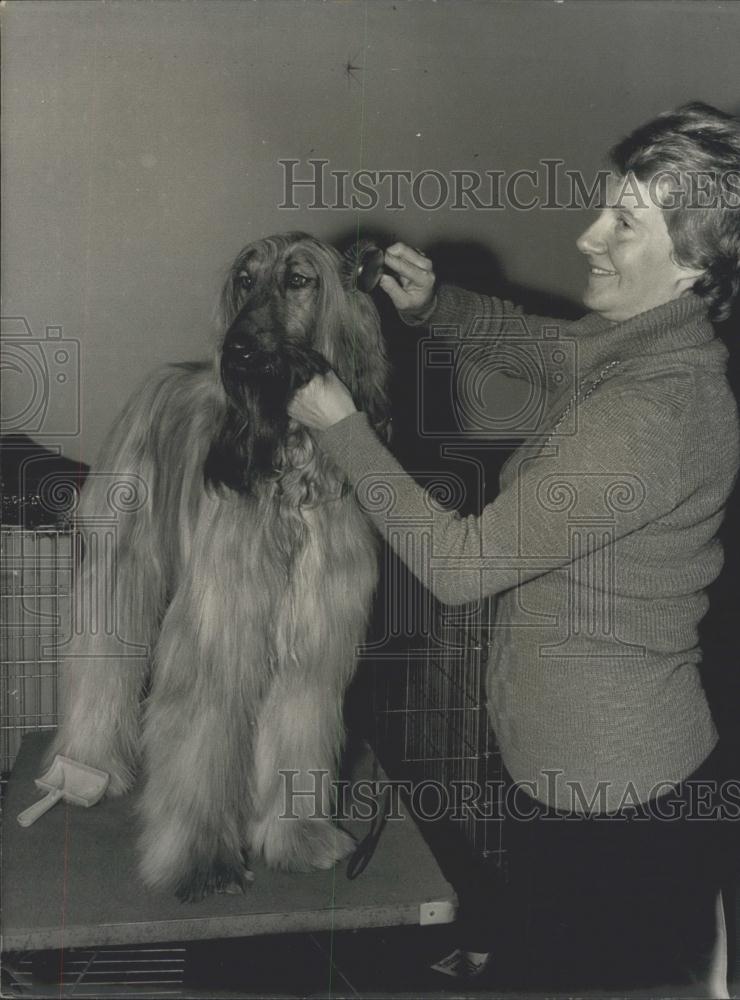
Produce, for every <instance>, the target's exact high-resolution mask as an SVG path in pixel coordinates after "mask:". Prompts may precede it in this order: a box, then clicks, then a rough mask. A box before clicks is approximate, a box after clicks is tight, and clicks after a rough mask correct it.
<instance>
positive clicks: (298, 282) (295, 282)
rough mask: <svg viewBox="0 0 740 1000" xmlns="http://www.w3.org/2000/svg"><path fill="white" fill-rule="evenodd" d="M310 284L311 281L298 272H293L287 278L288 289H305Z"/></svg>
mask: <svg viewBox="0 0 740 1000" xmlns="http://www.w3.org/2000/svg"><path fill="white" fill-rule="evenodd" d="M310 284H311V279H310V278H308V277H306V275H305V274H301V273H300V272H299V271H293V273H292V274H291V275H289V276H288V288H305V287H306V285H310Z"/></svg>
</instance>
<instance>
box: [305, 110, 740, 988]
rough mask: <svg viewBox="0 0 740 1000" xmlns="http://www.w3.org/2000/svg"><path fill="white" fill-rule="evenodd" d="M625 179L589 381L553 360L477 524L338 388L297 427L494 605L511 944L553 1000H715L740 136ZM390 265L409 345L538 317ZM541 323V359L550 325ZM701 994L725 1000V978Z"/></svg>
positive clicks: (712, 125)
mask: <svg viewBox="0 0 740 1000" xmlns="http://www.w3.org/2000/svg"><path fill="white" fill-rule="evenodd" d="M612 165H613V170H612V173H611V175H610V177H609V181H608V186H607V202H606V205H605V206H604V207H603V208H602V209H601V210H600V211H599V214H598V217H597V219H596V221H595V222H594V223H593V225H591V226H590V227H589V228H588V229H587V230H586V232H584V233H583V235H582V236H581V237H580V238H579V240H578V243H577V246H578V249H579V250H580V252H581V253H582V254H583V255H584V256H585V258H586V260H587V263H588V265H589V276H588V285H587V288H586V292H585V295H584V304H585V305H586V306H587V308H588V309H589V310H590V312H589V313H588V314H587V315H586V316H585V317H583V319H581V320H579V321H577V322H575V323H572V324H562V323H561V324H559V325H560V334H561V336H562V337H567V338H572V339H573V340H574V341H575V343H576V347H577V357H578V369H577V377H576V379H575V382H574V384H572V385H571V386H569V387H566V388H565V389H563V388H560V387H558V385H557V383H556V375H555V370H554V368H555V366H554V363H553V362H552V361H548V358H552V357H554V355H552V353H550V354H548V353H547V352H544V351H543V352H542V355H543V357H544V359H545V360H544V369H543V372H542V380H541V381H542V384H541V386H540V391H542V392H544V393H545V405H544V415H543V418H542V420H541V422H540V426H539V430H541V435H540V436H539V438H536V439H534V440H529V441H528V442H527V443H526V444H525V445H523V446H522V447H521V448H519V449H518V450H517V451H516V453H515V454H514V455H513V456H512V458H511V459H509V461H508V462H507V463H506V465H505V466H504V469H503V470H502V473H501V483H500V486H501V489H500V493H499V495H498V497H497V498H496V499H495V500H494V501H493V502H492V503H491V504H489V505H488V506H487V507H486V508H485V509H484V510H483V512H482V514H481V515H480V517H474V516H471V517H460V516H458V515H457V514H456V513H453V512H448V511H443V510H441V509H439V507H437V506H436V505H435V504H434V502H433V500H432V499H431V497H429V496H428V495H427V494H425V492H424V490H422V489H420V488H419V487H418V486H417V485H416V484H415V483H414V481H413V480H412V479H411V477H410V476H408V475H407V474H406V473H405V472H404V470H403V469H402V468H401V467H400V466H399V465H398V463H397V462H396V461H395V460H394V459H393V457H392V456H391V455H390V454H389V452H388V451H387V450H386V449H385V447H384V446H383V445H382V444H381V443H380V441H379V440H378V439H377V438H376V437H375V435H374V434H373V432H372V431H371V430H370V427H369V425H368V423H367V420H366V418H365V417H364V415H363V414H361V413H357V412H356V411H355V407H354V404H353V402H352V399H351V397H350V396H349V393H348V392H347V391H346V389H345V388H344V386H343V385H342V384H341V383H340V382H339V381H338V379H336V377H335V376H333V375H332V374H330V375H327V376H326V377H321V378H316V379H314V380H313V381H312V382H311V383H309V384H308V385H307V386H306V387H304V388H303V389H302V390H300V391H299V392H298V393H296V396H295V399H294V402H293V404H292V414H293V416H294V418H295V419H297V420H299V421H300V422H302V423H304V424H306V425H307V426H309V427H311V428H313V429H314V430H315V431H316V432H317V434H316V440H317V442H318V444H319V446H320V447H321V448H322V449H324V450H325V451H326V452H327V453H328V454H329V455H330V456H331V457H332V458H333V459H334V460H335V461H336V462H337V464H338V465H339V466H340V467H341V468H343V469H344V470H345V471H346V473H347V475H348V476H349V478H350V479H351V481H352V482H353V484H354V485H355V487H356V489H357V492H358V496H359V499H360V502H363V503H364V505H365V507H366V509H367V511H368V514H369V515H370V516H371V517H372V518H373V519H374V521H375V523H376V524H377V526H378V528H379V529H380V530H381V531H384V530H385V528H386V525H387V524H388V523H390V522H392V523H393V525H394V529H395V530H394V537H399V536H400V535H401V532H399V530H398V526H399V524H401V525H402V526H403V527H404V530H405V533H406V537H408V536H409V535H412V536H413V535H414V534H415V533H416V534H417V535H418V536H419V538H418V541H419V542H420V543H421V541H422V538H421V536H422V535H423V534H426V535H427V536H428V535H429V534H431V558H428V557H426V556H424V552H425V551H426V548H425V546H424V545H422V544H417V545H415V546H410V545H403V546H402V547H399V555H400V556H401V557H402V558H405V559H406V560H407V561H408V562H409V565H410V568H411V569H412V570H413V571H414V572H415V573H416V574H417V575H418V576H419V578H420V579H421V580H422V582H423V583H424V584H426V585H427V586H428V587H429V588H430V589H431V590H432V591H433V592H434V593H435V595H436V596H437V597H438V598H439V599H440V600H441V601H443V602H446V603H451V604H454V603H460V602H467V601H472V600H476V599H478V598H480V597H481V596H485V595H497V596H498V601H497V612H496V628H495V632H494V645H493V649H492V656H491V659H490V665H489V673H488V678H487V690H488V708H489V712H490V715H491V721H492V725H493V727H494V730H495V732H496V735H497V738H498V742H499V745H500V748H501V753H502V757H503V761H504V764H505V766H506V769H507V771H508V772H509V774H510V775H511V777H512V778H513V780H514V782H515V783H516V784H517V786H518V791H517V795H516V796H515V797H514V798H512V799H511V801H510V805H511V809H510V812H511V814H512V815H511V816H510V817H508V818H507V823H508V829H507V830H506V831H505V833H504V836H505V838H507V837H508V840H507V844H508V847H509V852H510V858H511V867H512V886H513V888H514V889H515V890H516V891H517V892H518V898H519V899H520V900H521V901H523V903H522V905H523V909H524V912H525V919H524V920H523V921H521V922H520V923H518V924H517V925H516V926H517V927H518V933H519V935H520V937H521V936H526V934H527V933H531V934H534V935H535V936H534V937H533V939H532V941H533V944H532V949H536V951H532V953H533V954H535V953H536V954H538V955H539V956H540V959H539V960H540V962H541V967H540V973H541V979H542V985H546V986H550V987H552V986H556V985H561V986H563V987H564V988H584V987H604V988H615V987H624V988H626V987H632V986H635V987H639V986H649V985H652V984H653V983H661V982H663V983H667V982H669V981H670V982H678V981H680V980H682V981H684V982H690V981H696V980H698V979H702V980H703V981H704V982H705V983H706V982H708V978H707V977H708V974H709V973H708V972H707V965H708V962H709V958H710V955H711V952H712V948H713V946H714V945H715V943H716V940H717V938H716V932H717V913H718V910H717V894H718V889H719V883H720V877H721V872H720V871H719V866H718V865H717V864H716V863H715V862H716V859H717V857H718V851H717V849H716V843H715V840H714V839H713V838H715V837H716V836H718V833H717V831H718V829H719V824H718V823H714V822H712V823H707V822H701V821H698V820H697V819H696V814H697V811H698V810H697V807H696V801H694V800H696V798H697V796H696V795H695V794H693V798H692V792H693V790H695V788H696V786H697V782H704V783H706V782H708V783H709V784H707V786H706V787H707V788H709V792H710V793H712V794H714V796H715V797H714V799H711V796H710V799H711V801H708V804H707V808H706V809H705V813H704V814H705V815H706V814H707V810H708V813H709V814H711V815H712V816H716V814H717V806H718V805H719V804H721V803H719V798H720V797H721V794H722V787H721V786H720V783H719V782H720V778H721V776H722V775H721V770H722V765H721V757H720V753H719V751H718V749H717V733H716V730H715V727H714V724H713V721H712V717H711V713H710V711H709V707H708V705H707V700H706V697H705V694H704V691H703V688H702V685H701V681H700V678H699V672H698V665H699V662H700V660H701V652H700V649H699V646H698V634H697V626H698V623H699V621H700V619H701V618H702V617H703V615H704V614H705V612H706V609H707V598H706V588H707V587H708V586H709V584H710V583H711V582H712V581H713V580H714V579H715V577H716V576H717V574H718V573H719V570H720V568H721V565H722V550H721V546H720V544H719V542H718V540H717V530H718V528H719V525H720V523H721V520H722V516H723V509H724V506H725V504H726V501H727V498H728V495H729V493H730V491H731V488H732V485H733V482H734V480H735V476H736V473H737V469H738V460H739V445H738V422H737V412H736V407H735V402H734V400H733V397H732V394H731V392H730V389H729V385H728V383H727V380H726V376H725V366H726V356H727V352H726V350H725V348H724V346H723V345H722V343H721V342H720V341H719V340H718V339H717V338H716V337H715V335H714V331H713V328H712V326H711V323H710V320H712V319H715V320H716V319H723V318H725V317H726V316H727V315H728V314H729V311H730V307H731V303H732V300H733V298H734V297H735V295H736V294H737V291H738V288H739V287H740V210H738V207H737V205H738V200H740V199H739V198H738V194H739V193H740V123H739V122H738V120H737V119H735V118H733V117H731V116H729V115H725V114H723V113H722V112H720V111H717V110H716V109H714V108H711V107H708V106H706V105H702V104H690V105H686V106H684V107H682V108H679V109H678V110H677V111H675V112H673V113H668V114H665V115H661V116H659V117H658V118H656V119H655V120H653V121H651V122H649V123H648V124H646V125H644V126H642V127H641V128H638V129H637V130H636V131H635V132H633V133H632V134H631V135H630V136H628V137H627V138H626V139H624V140H623V141H622V142H621V143H619V145H618V146H616V147H615V149H614V150H613V151H612ZM386 264H387V266H388V268H389V269H391V270H392V271H394V272H395V274H396V275H397V276H398V279H397V280H396V278H394V277H392V276H390V275H387V276H385V277H384V278H383V279H382V282H381V286H382V288H383V289H384V291H385V292H386V293H387V294H388V295H389V296H390V298H391V299H392V301H393V302H394V304H395V305H396V307H397V308H398V310H399V312H400V313H401V315H402V317H403V318H404V319H406V320H407V322H409V323H411V324H416V323H428V324H430V325H445V326H449V325H451V324H456V325H457V326H459V327H460V330H461V333H462V335H463V336H464V335H465V334H466V333H468V334H469V333H470V331H471V329H472V328H473V326H474V327H475V336H476V338H480V337H481V336H482V335H483V332H484V331H485V335H487V336H490V338H491V350H492V351H495V350H496V344H497V337H499V336H500V334H501V333H502V332H503V331H504V330H505V328H506V322H507V320H508V319H509V318H511V317H512V316H521V312H520V311H519V310H518V309H516V308H515V307H514V306H512V305H511V304H509V303H506V302H502V301H500V300H498V299H495V298H486V297H484V296H480V295H476V294H473V293H470V292H464V291H461V290H459V289H455V288H448V287H444V286H443V287H441V288H440V289H438V290H437V291H436V292H435V278H434V273H433V270H432V264H431V262H430V261H429V260H428V259H427V258H426V257H425V256H424V255H423V254H421V253H419V252H417V251H414V250H411V249H410V248H409V247H406V246H404V245H402V244H397V245H395V246H393V247H391V248H390V249H389V250H388V251H387V253H386ZM525 319H526V322H527V326H528V328H529V331H530V333H531V334H532V335H533V336H535V337H542V336H543V334H542V328H543V326H545V325H546V326H547V327H548V328H550V329H551V328H552V326H553V324H554V323H555V322H556V321H554V320H552V319H543V318H542V317H531V316H529V317H525ZM379 486H382V487H384V491H385V495H386V496H390V497H391V498H392V500H390V501H389V503H390V506H389V505H388V504H385V505H384V504H380V503H378V502H377V501H378V497H379V496H380V495H381V492H382V491H379V490H378V487H379ZM409 553H411V555H409ZM414 553H416V556H414ZM702 787H704V786H703V785H702ZM704 797H705V799H706V795H705V796H704ZM668 806H670V808H669V809H668V811H667V807H668ZM517 816H518V817H519V818H520V819H524V818H526V819H527V822H517V821H516V817H517ZM573 817H576V819H575V820H574V818H573ZM607 817H608V818H609V819H608V821H606V822H605V818H607ZM629 817H631V818H629ZM628 818H629V819H628ZM553 820H555V821H553ZM538 914H541V915H542V916H541V919H540V928H539V929H540V932H541V933H540V934H539V937H537V935H536V928H535V930H533V926H534V925H536V924H537V921H538V919H539V918H538V916H537V915H538ZM510 922H514V918H513V916H512V917H511V921H510ZM559 929H560V930H562V934H561V935H560V936H559V933H560V930H559ZM548 936H549V942H550V945H549V947H548V946H546V945H543V942H547V940H548ZM553 941H554V944H553ZM530 978H532V977H530ZM535 978H536V977H535ZM707 988H708V989H710V990H711V991H713V995H722V990H723V988H724V989H725V994H724V995H726V987H723V986H722V984H721V983H720V982H718V981H717V980H716V979H715V980H714V981H713V982H712V983H711V985H710V986H708V987H707Z"/></svg>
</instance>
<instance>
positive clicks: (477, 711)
mask: <svg viewBox="0 0 740 1000" xmlns="http://www.w3.org/2000/svg"><path fill="white" fill-rule="evenodd" d="M491 615H492V607H491V604H490V602H483V603H482V604H481V605H480V606H464V607H456V608H444V607H442V606H441V605H437V604H436V603H435V604H434V605H433V607H432V609H431V615H430V623H431V628H430V629H429V631H428V633H427V635H426V636H425V638H424V648H423V649H422V650H413V651H411V652H408V653H407V654H406V656H405V664H404V668H403V671H402V672H399V670H398V663H397V662H396V663H395V664H394V665H393V666H392V667H391V668H388V667H379V668H376V683H375V690H374V700H375V713H376V715H375V728H376V734H377V739H378V743H379V746H380V749H381V753H383V755H384V757H385V758H386V759H388V760H390V761H392V762H393V763H394V764H395V765H396V767H395V768H394V769H396V770H401V771H402V772H403V774H404V775H405V776H408V777H409V778H411V780H412V781H414V782H415V783H434V784H435V785H436V786H438V789H439V791H437V793H436V794H437V796H438V797H439V796H441V799H442V802H443V803H444V804H446V806H447V807H448V808H447V810H446V814H447V816H448V817H451V820H452V822H454V823H455V825H456V826H457V827H458V828H459V829H460V830H461V831H462V832H464V835H465V838H466V840H467V842H468V844H469V845H470V847H471V848H472V849H473V851H474V852H475V854H477V855H479V856H481V857H484V858H488V857H491V858H492V860H493V861H495V862H496V863H497V864H498V863H501V861H502V860H503V847H502V843H501V832H500V828H501V824H500V821H499V819H498V817H499V816H500V809H499V808H498V796H499V795H500V792H501V789H500V783H501V778H502V764H501V757H500V754H499V751H498V748H497V746H496V742H495V738H494V736H493V734H492V732H491V728H490V725H489V721H488V714H487V711H486V696H485V677H486V669H487V664H488V635H489V630H490V620H491Z"/></svg>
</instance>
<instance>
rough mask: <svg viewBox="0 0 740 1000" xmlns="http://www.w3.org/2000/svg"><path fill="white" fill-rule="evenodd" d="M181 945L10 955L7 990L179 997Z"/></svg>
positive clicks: (58, 994) (182, 964)
mask: <svg viewBox="0 0 740 1000" xmlns="http://www.w3.org/2000/svg"><path fill="white" fill-rule="evenodd" d="M185 960H186V949H185V948H172V947H163V948H157V947H153V948H139V947H136V948H131V947H125V948H105V949H103V948H101V949H96V950H87V949H76V950H73V951H65V952H61V953H60V952H54V953H45V954H43V955H41V956H38V955H36V956H34V955H32V954H31V953H24V954H22V955H18V956H13V957H12V961H10V962H9V963H7V965H9V966H10V967H9V968H8V967H7V966H6V972H7V974H8V978H9V979H10V978H11V977H12V980H11V982H12V985H11V989H13V987H15V989H16V990H18V991H19V992H18V994H16V993H15V992H13V993H8V994H7V995H11V996H14V995H23V993H28V994H30V995H31V996H40V995H44V994H41V993H40V992H39V989H40V986H41V984H42V983H43V981H44V980H46V981H47V983H48V985H49V990H50V992H49V994H48V995H49V996H56V997H142V996H146V997H181V996H183V988H182V983H183V978H184V970H185Z"/></svg>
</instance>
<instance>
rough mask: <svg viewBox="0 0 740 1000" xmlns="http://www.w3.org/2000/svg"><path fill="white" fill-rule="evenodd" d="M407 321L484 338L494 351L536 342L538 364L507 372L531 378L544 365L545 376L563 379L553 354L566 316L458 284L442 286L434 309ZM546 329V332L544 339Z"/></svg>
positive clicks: (518, 348) (464, 338)
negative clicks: (535, 311) (528, 308)
mask: <svg viewBox="0 0 740 1000" xmlns="http://www.w3.org/2000/svg"><path fill="white" fill-rule="evenodd" d="M405 322H406V323H407V325H409V326H419V325H421V324H422V323H423V324H424V325H426V326H429V327H430V328H431V329H433V330H434V329H435V328H436V329H440V328H447V329H449V330H450V331H454V335H455V336H457V337H459V339H460V341H468V342H469V341H470V340H476V341H480V342H481V344H485V346H486V349H488V350H492V351H495V350H496V349H497V347H501V346H503V345H504V344H505V343H506V342H507V341H511V342H512V343H516V352H517V353H519V352H521V351H522V349H524V350H525V351H526V350H527V348H526V347H524V348H523V345H522V341H525V342H527V341H532V342H533V343H532V344H531V348H530V350H531V352H532V358H531V360H533V361H535V364H533V365H532V364H530V365H524V366H517V365H507V367H506V374H507V375H509V376H511V377H513V378H526V379H531V377H532V374H533V372H537V371H538V368H539V367H540V365H542V366H543V369H544V370H543V371H542V375H543V376H549V375H550V373H552V374H553V375H557V379H558V382H557V383H556V384H557V385H558V386H559V385H560V383H561V381H562V378H563V374H562V365H561V364H557V363H554V364H553V363H552V354H553V351H555V350H556V349H557V347H558V338H559V336H560V334H562V333H564V332H567V328H568V326H569V325H570V324H569V323H568V322H567V321H565V320H563V319H557V318H554V317H551V316H536V315H534V314H532V313H525V311H524V310H523V309H522V307H521V306H517V305H515V304H514V303H513V302H509V301H507V300H506V299H498V298H495V297H494V296H489V295H481V294H480V293H479V292H471V291H468V290H467V289H465V288H458V287H456V286H455V285H440V287H439V288H438V289H437V293H436V297H435V301H434V305H433V308H432V309H431V311H430V312H427V313H424V314H423V316H416V317H414V316H406V317H405ZM543 332H544V333H545V334H546V339H544V342H543ZM535 344H536V345H538V348H535ZM543 348H548V349H545V350H543ZM536 362H539V364H537V363H536Z"/></svg>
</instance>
